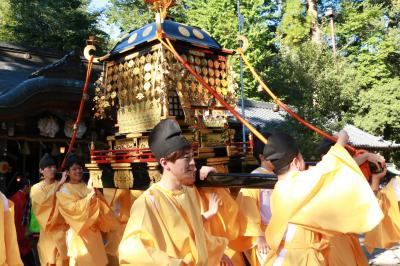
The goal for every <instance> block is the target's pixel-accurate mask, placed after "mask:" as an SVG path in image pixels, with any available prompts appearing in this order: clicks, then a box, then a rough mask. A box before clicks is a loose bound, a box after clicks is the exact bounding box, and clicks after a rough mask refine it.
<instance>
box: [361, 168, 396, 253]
mask: <svg viewBox="0 0 400 266" xmlns="http://www.w3.org/2000/svg"><path fill="white" fill-rule="evenodd" d="M386 173H388V175H389V177H390V181H389V182H388V183H387V184H386V186H384V187H383V188H381V189H379V187H378V186H377V185H376V186H375V189H374V190H375V191H376V193H377V198H378V201H379V205H380V206H381V208H382V211H383V213H384V215H385V216H384V218H383V220H382V222H381V223H380V224H379V225H378V226H377V227H375V228H374V229H373V230H372V231H370V232H368V233H366V234H365V241H364V244H365V247H366V248H367V251H368V252H370V253H371V252H372V251H373V250H374V249H375V248H391V247H393V246H395V245H397V244H398V243H399V242H400V208H399V201H400V171H399V170H396V169H395V168H392V167H388V168H385V169H384V171H383V172H382V174H381V177H382V176H384V175H385V174H386ZM376 183H377V184H379V183H380V180H378V181H377V182H376Z"/></svg>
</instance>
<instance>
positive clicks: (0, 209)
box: [0, 192, 24, 266]
mask: <svg viewBox="0 0 400 266" xmlns="http://www.w3.org/2000/svg"><path fill="white" fill-rule="evenodd" d="M22 265H24V264H23V263H22V260H21V257H20V254H19V248H18V242H17V233H16V231H15V224H14V204H13V203H12V201H9V200H8V199H7V198H6V196H4V195H3V193H1V192H0V266H22Z"/></svg>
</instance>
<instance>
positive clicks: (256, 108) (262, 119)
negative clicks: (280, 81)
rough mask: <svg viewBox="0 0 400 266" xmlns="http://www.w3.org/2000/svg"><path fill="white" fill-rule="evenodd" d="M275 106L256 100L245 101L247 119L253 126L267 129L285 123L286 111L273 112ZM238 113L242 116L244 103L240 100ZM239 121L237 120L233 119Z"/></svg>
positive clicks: (237, 108)
mask: <svg viewBox="0 0 400 266" xmlns="http://www.w3.org/2000/svg"><path fill="white" fill-rule="evenodd" d="M273 106H274V104H272V103H269V102H261V101H254V100H247V99H245V100H244V112H245V119H246V120H247V121H249V123H250V124H252V125H253V126H260V127H265V126H266V125H267V126H273V125H278V124H281V123H283V122H285V118H284V117H285V111H282V110H281V111H278V112H274V111H273ZM236 111H238V112H239V113H240V114H242V102H241V101H240V100H239V101H238V103H237V106H236ZM232 119H233V121H237V120H236V118H234V117H233V118H232Z"/></svg>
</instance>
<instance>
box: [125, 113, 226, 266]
mask: <svg viewBox="0 0 400 266" xmlns="http://www.w3.org/2000/svg"><path fill="white" fill-rule="evenodd" d="M149 145H150V149H151V151H152V152H153V154H154V155H155V157H156V158H157V160H158V162H159V164H160V167H161V169H160V171H161V172H162V177H161V180H160V181H159V182H158V183H156V184H154V185H152V186H151V187H150V188H149V189H148V190H146V191H145V192H144V193H143V194H142V195H141V196H140V197H139V198H138V199H137V200H136V201H135V202H134V204H133V206H132V209H131V216H130V218H129V221H128V224H127V226H126V229H125V232H124V236H123V238H122V241H121V244H120V246H119V260H120V265H142V266H145V265H149V266H150V265H151V266H156V265H199V266H207V265H209V266H216V265H219V264H220V262H221V259H222V258H223V257H224V263H225V262H226V263H228V264H226V265H229V264H230V262H228V261H227V260H226V256H224V251H225V248H226V245H227V243H228V240H227V239H226V238H223V237H217V236H212V235H211V234H209V233H208V232H207V231H206V230H205V228H204V225H203V221H204V220H205V219H206V218H207V217H206V216H208V215H207V214H206V215H205V216H202V214H201V211H200V202H201V198H200V195H199V193H198V191H197V189H196V188H195V187H194V186H193V183H194V181H195V175H196V166H195V163H194V158H193V152H192V149H191V145H190V143H189V142H188V141H187V140H186V139H185V137H184V136H183V135H182V131H181V129H180V127H179V125H178V123H177V122H176V121H174V120H172V119H165V120H162V121H161V122H160V123H159V124H158V125H156V127H155V128H154V129H153V131H152V132H151V134H150V138H149ZM203 174H204V175H205V174H208V173H207V171H200V177H204V176H202V175H203Z"/></svg>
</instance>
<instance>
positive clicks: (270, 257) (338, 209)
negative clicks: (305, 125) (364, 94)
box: [264, 131, 383, 265]
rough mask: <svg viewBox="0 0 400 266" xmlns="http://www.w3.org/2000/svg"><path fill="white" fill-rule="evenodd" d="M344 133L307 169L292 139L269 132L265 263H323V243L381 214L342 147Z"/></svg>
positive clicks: (369, 225)
mask: <svg viewBox="0 0 400 266" xmlns="http://www.w3.org/2000/svg"><path fill="white" fill-rule="evenodd" d="M347 140H348V135H347V133H346V132H344V131H341V132H340V133H339V135H338V140H337V143H336V144H335V145H334V146H333V147H332V148H331V149H330V150H329V152H328V153H327V154H326V155H325V156H324V157H323V159H322V161H321V162H320V163H318V164H317V165H316V166H315V167H313V168H312V169H309V170H307V171H304V169H305V163H304V159H303V157H302V155H301V153H300V151H299V149H298V148H297V145H296V143H295V141H294V140H293V138H292V137H290V136H289V135H286V134H283V133H274V134H272V135H271V136H270V138H269V142H268V143H267V144H266V145H265V148H264V156H265V159H267V160H270V161H271V162H272V164H273V165H274V173H275V174H277V175H278V182H277V184H276V185H275V188H274V191H273V192H272V195H271V202H270V203H271V212H272V217H271V220H270V223H269V225H268V227H267V232H266V239H267V242H268V245H269V247H270V249H271V250H270V251H269V252H268V254H267V262H266V264H265V265H326V264H327V261H326V251H327V248H328V243H329V241H327V240H326V239H327V238H328V237H329V236H333V235H335V234H337V233H357V234H358V233H364V232H367V231H370V230H371V229H373V228H374V227H375V226H376V225H377V224H378V223H379V222H380V221H381V219H382V217H383V214H382V211H381V210H380V208H379V205H378V202H377V200H376V198H375V195H374V193H373V192H372V190H371V188H370V187H369V184H368V183H367V182H366V180H365V178H364V177H363V176H362V173H361V170H360V168H359V167H358V165H357V164H356V162H355V161H354V160H353V158H351V156H350V155H349V154H348V152H347V151H346V150H345V149H344V147H343V146H344V145H345V144H346V143H347Z"/></svg>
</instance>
